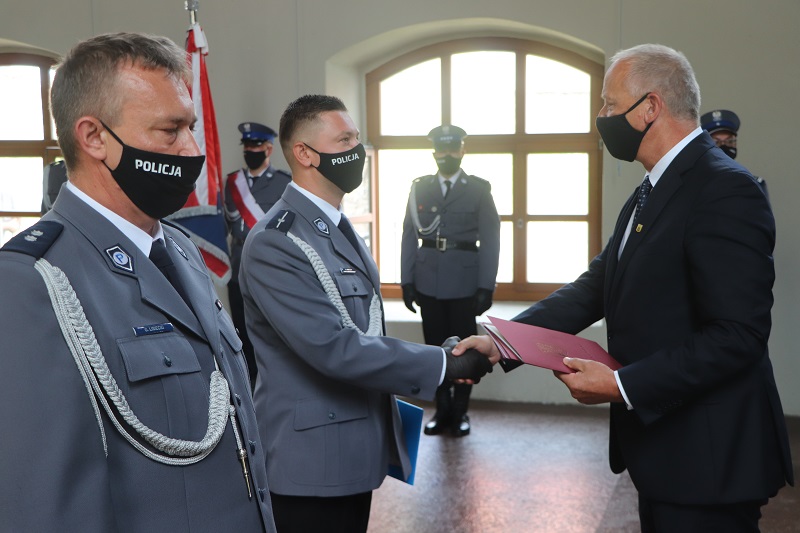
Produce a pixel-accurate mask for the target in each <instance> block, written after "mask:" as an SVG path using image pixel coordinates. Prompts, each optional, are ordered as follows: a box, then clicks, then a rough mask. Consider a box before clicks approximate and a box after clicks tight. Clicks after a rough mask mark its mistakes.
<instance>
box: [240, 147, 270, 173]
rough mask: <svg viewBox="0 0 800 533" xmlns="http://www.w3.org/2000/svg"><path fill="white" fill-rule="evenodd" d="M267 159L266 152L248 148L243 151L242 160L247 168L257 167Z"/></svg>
mask: <svg viewBox="0 0 800 533" xmlns="http://www.w3.org/2000/svg"><path fill="white" fill-rule="evenodd" d="M266 160H267V152H251V151H250V150H245V151H244V162H245V164H246V165H247V168H249V169H251V170H253V169H256V168H259V167H260V166H261V165H263V164H264V161H266Z"/></svg>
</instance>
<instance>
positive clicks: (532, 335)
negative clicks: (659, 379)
mask: <svg viewBox="0 0 800 533" xmlns="http://www.w3.org/2000/svg"><path fill="white" fill-rule="evenodd" d="M488 318H489V320H490V321H491V323H488V322H485V323H483V324H482V325H483V327H484V329H486V332H487V333H488V334H489V337H490V338H491V339H492V340H493V341H494V343H495V344H496V345H497V349H498V350H499V351H500V355H501V356H502V358H501V359H500V366H501V367H502V368H503V370H505V371H506V372H508V371H510V370H513V369H514V368H516V367H518V366H519V365H522V364H527V365H533V366H538V367H541V368H549V369H550V370H558V371H559V372H569V373H572V372H575V371H574V370H572V369H570V368H569V367H567V366H565V365H564V363H563V362H562V361H563V359H564V358H565V357H574V358H577V359H591V360H592V361H597V362H600V363H603V364H604V365H606V366H608V367H609V368H611V370H617V369H618V368H622V365H621V364H619V363H618V362H617V361H616V360H615V359H614V358H613V357H611V356H610V355H609V354H608V352H606V351H605V350H604V349H603V347H602V346H600V345H599V344H597V343H596V342H594V341H590V340H589V339H584V338H582V337H577V336H575V335H570V334H569V333H562V332H560V331H554V330H552V329H546V328H540V327H538V326H530V325H528V324H521V323H519V322H511V321H509V320H503V319H500V318H495V317H492V316H490V317H488Z"/></svg>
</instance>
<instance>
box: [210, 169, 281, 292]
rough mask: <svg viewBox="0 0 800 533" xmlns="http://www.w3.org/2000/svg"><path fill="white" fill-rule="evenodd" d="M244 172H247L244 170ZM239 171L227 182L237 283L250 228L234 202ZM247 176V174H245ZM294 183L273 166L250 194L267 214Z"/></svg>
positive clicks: (232, 249)
mask: <svg viewBox="0 0 800 533" xmlns="http://www.w3.org/2000/svg"><path fill="white" fill-rule="evenodd" d="M242 172H246V171H245V170H244V169H242ZM238 173H239V171H238V170H237V171H236V172H232V173H231V174H228V179H227V180H226V181H225V217H226V218H227V219H228V228H229V230H230V234H231V281H232V282H234V283H236V282H238V280H239V266H240V264H241V261H242V247H243V246H244V240H245V239H246V238H247V233H248V232H249V231H250V229H251V228H250V227H249V226H248V225H247V223H246V222H245V220H244V218H242V215H241V214H240V213H239V209H238V207H237V206H236V203H235V202H234V201H233V194H232V193H231V188H232V187H233V178H235V177H236V174H238ZM245 175H247V174H245ZM290 181H292V176H291V174H288V173H286V172H284V171H283V170H278V169H276V168H275V167H273V166H272V165H270V166H268V167H267V170H265V171H264V173H263V174H262V175H261V176H259V177H258V178H257V179H256V180H255V181H254V182H253V186H252V187H251V188H250V194H252V195H253V199H254V200H255V201H256V203H257V204H258V206H259V207H260V208H261V209H262V210H263V211H264V212H265V213H266V212H267V211H269V210H270V209H271V208H272V206H273V205H275V202H277V201H278V200H279V199H280V197H281V194H283V190H284V189H286V186H287V185H288V184H289V182H290Z"/></svg>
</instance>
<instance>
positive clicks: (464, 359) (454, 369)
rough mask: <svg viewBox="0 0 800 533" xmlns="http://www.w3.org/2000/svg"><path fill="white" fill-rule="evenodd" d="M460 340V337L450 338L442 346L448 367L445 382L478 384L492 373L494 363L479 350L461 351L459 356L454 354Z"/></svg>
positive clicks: (445, 372)
mask: <svg viewBox="0 0 800 533" xmlns="http://www.w3.org/2000/svg"><path fill="white" fill-rule="evenodd" d="M459 340H460V339H459V338H458V337H450V338H448V339H447V340H446V341H444V343H443V344H442V348H443V349H444V353H445V361H446V365H447V366H446V368H445V371H444V380H445V381H447V382H450V381H455V382H458V383H464V382H470V383H478V382H479V381H480V380H481V378H482V377H483V376H485V375H486V374H487V373H488V372H491V371H492V363H491V362H490V361H489V359H488V358H486V357H485V356H484V355H482V354H481V353H480V352H478V351H477V350H470V349H467V350H461V351H459V352H458V354H454V353H453V352H454V349H455V348H456V346H457V345H458V341H459Z"/></svg>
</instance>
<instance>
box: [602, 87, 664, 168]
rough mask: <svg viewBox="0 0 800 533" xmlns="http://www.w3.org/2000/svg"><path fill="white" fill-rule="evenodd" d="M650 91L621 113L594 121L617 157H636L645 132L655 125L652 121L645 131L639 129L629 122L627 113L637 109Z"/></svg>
mask: <svg viewBox="0 0 800 533" xmlns="http://www.w3.org/2000/svg"><path fill="white" fill-rule="evenodd" d="M649 95H650V93H647V94H645V95H644V96H642V97H641V98H639V99H638V100H637V101H636V103H635V104H633V105H632V106H631V107H630V108H629V109H628V110H627V111H625V112H624V113H622V114H620V115H614V116H611V117H597V118H596V119H595V121H594V123H595V125H596V126H597V131H599V132H600V137H602V138H603V142H604V143H605V145H606V148H608V152H609V153H610V154H611V155H612V156H613V157H616V158H617V159H622V160H623V161H633V160H634V159H636V154H638V153H639V145H641V144H642V139H644V134H645V133H647V130H649V129H650V126H652V125H653V123H652V122H651V123H650V124H648V125H647V127H646V128H645V129H644V131H639V130H637V129H636V128H634V127H633V126H631V123H630V122H628V119H626V118H625V115H627V114H628V113H630V112H631V111H633V110H634V109H636V106H638V105H639V104H641V103H642V102H644V99H645V98H647V97H648V96H649Z"/></svg>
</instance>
